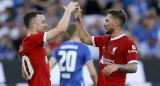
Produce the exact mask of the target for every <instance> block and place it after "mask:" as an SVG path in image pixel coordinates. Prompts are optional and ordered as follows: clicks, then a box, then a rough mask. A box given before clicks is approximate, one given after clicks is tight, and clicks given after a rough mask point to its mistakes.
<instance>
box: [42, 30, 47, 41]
mask: <svg viewBox="0 0 160 86" xmlns="http://www.w3.org/2000/svg"><path fill="white" fill-rule="evenodd" d="M46 35H47V32H45V33H44V36H43V41H44V43H47V40H46Z"/></svg>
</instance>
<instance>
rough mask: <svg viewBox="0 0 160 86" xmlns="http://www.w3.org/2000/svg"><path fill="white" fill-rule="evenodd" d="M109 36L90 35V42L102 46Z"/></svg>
mask: <svg viewBox="0 0 160 86" xmlns="http://www.w3.org/2000/svg"><path fill="white" fill-rule="evenodd" d="M108 38H109V36H92V43H93V46H95V47H103V45H104V43H105V42H106V40H107V39H108Z"/></svg>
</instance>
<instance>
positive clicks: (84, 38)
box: [76, 19, 91, 45]
mask: <svg viewBox="0 0 160 86" xmlns="http://www.w3.org/2000/svg"><path fill="white" fill-rule="evenodd" d="M76 25H77V29H78V35H79V37H80V40H81V41H82V42H83V43H85V44H89V45H91V43H89V42H88V40H89V39H91V36H90V35H89V33H88V32H87V31H86V29H85V27H84V24H83V21H82V19H80V20H77V22H76Z"/></svg>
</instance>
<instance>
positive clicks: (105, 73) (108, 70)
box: [104, 68, 111, 76]
mask: <svg viewBox="0 0 160 86" xmlns="http://www.w3.org/2000/svg"><path fill="white" fill-rule="evenodd" d="M110 71H111V69H109V68H108V69H107V70H106V71H105V72H104V75H105V76H107V75H108V73H109V72H110Z"/></svg>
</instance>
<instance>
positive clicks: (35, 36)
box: [30, 32, 46, 45]
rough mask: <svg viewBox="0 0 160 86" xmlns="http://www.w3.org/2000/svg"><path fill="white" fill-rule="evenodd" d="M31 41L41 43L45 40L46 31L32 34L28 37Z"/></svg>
mask: <svg viewBox="0 0 160 86" xmlns="http://www.w3.org/2000/svg"><path fill="white" fill-rule="evenodd" d="M30 42H31V43H35V44H37V45H42V44H43V43H44V42H46V32H45V33H38V34H32V35H31V38H30Z"/></svg>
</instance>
